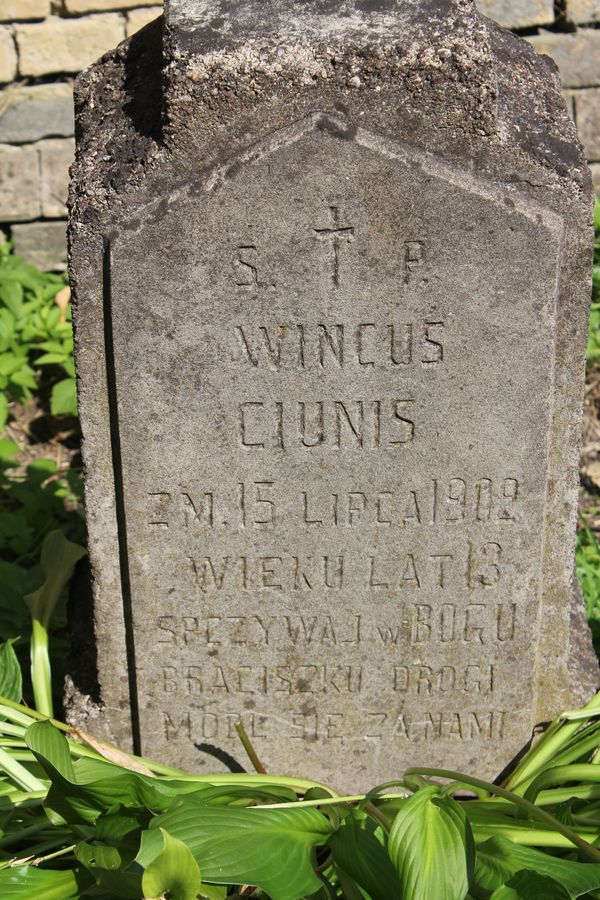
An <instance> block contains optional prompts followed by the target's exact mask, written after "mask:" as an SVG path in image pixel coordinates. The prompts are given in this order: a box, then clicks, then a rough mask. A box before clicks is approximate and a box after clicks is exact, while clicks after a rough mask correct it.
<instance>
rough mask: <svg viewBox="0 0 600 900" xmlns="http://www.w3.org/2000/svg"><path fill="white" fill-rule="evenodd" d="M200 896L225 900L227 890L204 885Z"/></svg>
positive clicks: (222, 886) (212, 899)
mask: <svg viewBox="0 0 600 900" xmlns="http://www.w3.org/2000/svg"><path fill="white" fill-rule="evenodd" d="M198 896H199V897H202V900H225V898H226V897H227V888H226V887H225V885H223V884H203V885H202V887H201V888H200V894H199V895H198ZM361 900H362V898H361Z"/></svg>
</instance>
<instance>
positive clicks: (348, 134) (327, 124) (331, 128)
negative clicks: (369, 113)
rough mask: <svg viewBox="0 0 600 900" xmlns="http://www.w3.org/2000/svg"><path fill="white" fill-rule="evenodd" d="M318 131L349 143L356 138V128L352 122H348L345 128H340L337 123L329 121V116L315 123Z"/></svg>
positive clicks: (322, 117)
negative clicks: (325, 132)
mask: <svg viewBox="0 0 600 900" xmlns="http://www.w3.org/2000/svg"><path fill="white" fill-rule="evenodd" d="M317 128H318V129H319V131H327V132H328V133H329V134H332V135H333V136H334V137H337V138H341V139H342V140H344V141H351V140H353V139H354V138H355V137H356V132H357V131H358V128H357V127H356V125H353V124H352V122H348V124H347V125H346V127H345V128H341V127H340V126H339V125H338V123H337V122H334V121H333V119H330V118H329V116H321V117H320V118H319V121H318V122H317Z"/></svg>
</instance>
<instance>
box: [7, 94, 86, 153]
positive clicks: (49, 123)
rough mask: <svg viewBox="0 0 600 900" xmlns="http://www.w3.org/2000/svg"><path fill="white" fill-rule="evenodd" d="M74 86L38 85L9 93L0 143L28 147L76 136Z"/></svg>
mask: <svg viewBox="0 0 600 900" xmlns="http://www.w3.org/2000/svg"><path fill="white" fill-rule="evenodd" d="M73 129H74V121H73V86H72V85H71V84H67V83H60V82H59V83H57V84H38V85H34V86H32V87H17V86H15V87H13V88H9V89H7V90H6V92H5V94H4V96H3V98H2V104H1V105H0V143H6V144H27V143H30V142H32V141H39V140H40V139H41V138H45V137H71V136H72V135H73Z"/></svg>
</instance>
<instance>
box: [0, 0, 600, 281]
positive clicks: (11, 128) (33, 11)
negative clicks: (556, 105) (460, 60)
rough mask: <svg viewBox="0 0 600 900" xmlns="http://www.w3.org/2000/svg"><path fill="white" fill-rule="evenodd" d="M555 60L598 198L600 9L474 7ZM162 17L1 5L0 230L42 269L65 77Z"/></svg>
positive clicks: (138, 7)
mask: <svg viewBox="0 0 600 900" xmlns="http://www.w3.org/2000/svg"><path fill="white" fill-rule="evenodd" d="M478 6H479V8H480V9H481V10H482V12H484V13H485V14H486V15H489V16H490V17H491V18H494V19H496V20H497V21H498V22H500V23H501V24H502V25H505V26H506V27H508V28H512V29H515V30H517V31H518V32H519V33H521V34H523V36H524V37H526V38H527V40H529V41H531V43H532V44H533V45H534V46H535V47H536V49H537V50H540V51H541V52H543V53H548V54H549V55H550V56H553V57H554V59H555V60H556V62H557V63H558V66H559V68H560V71H561V76H562V79H563V85H564V88H565V93H566V94H567V96H568V102H569V106H570V109H571V111H572V114H573V116H574V117H575V119H576V121H577V124H578V127H579V131H580V135H581V138H582V140H583V143H584V145H585V148H586V151H587V155H588V159H589V160H590V163H591V164H592V172H593V175H594V180H595V182H596V183H597V185H598V186H599V188H600V0H558V2H557V3H555V2H553V0H478ZM160 12H161V7H160V6H159V5H156V2H155V0H0V85H2V90H1V91H0V227H1V228H2V229H3V230H4V232H5V233H6V234H7V235H8V236H10V238H11V239H12V241H13V243H14V247H15V250H16V251H17V252H18V253H20V254H21V255H23V256H25V257H26V258H28V259H29V260H30V261H32V262H33V263H35V264H36V265H38V266H40V267H41V268H46V269H60V268H61V267H64V263H65V216H66V211H65V197H66V190H67V181H68V168H69V164H70V160H71V157H72V154H73V111H72V99H71V85H72V79H73V76H74V75H75V74H76V73H77V72H79V71H80V70H81V69H83V68H84V67H85V66H87V65H88V64H89V63H91V62H93V61H94V60H95V59H97V58H98V57H99V56H101V55H102V54H103V53H105V52H106V51H107V50H109V49H110V48H112V47H114V46H115V45H116V44H118V43H119V41H121V40H123V38H125V37H127V36H128V35H130V34H133V33H134V32H135V31H137V30H138V29H139V28H141V27H142V26H143V25H145V24H146V23H147V22H149V21H151V20H152V19H154V18H155V17H156V16H157V15H159V14H160Z"/></svg>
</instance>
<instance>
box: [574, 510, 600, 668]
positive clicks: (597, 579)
mask: <svg viewBox="0 0 600 900" xmlns="http://www.w3.org/2000/svg"><path fill="white" fill-rule="evenodd" d="M575 566H576V571H577V577H578V578H579V582H580V584H581V588H582V590H583V596H584V597H585V603H586V610H587V618H588V622H589V623H590V628H591V630H592V637H593V639H594V647H595V648H596V653H597V654H598V656H600V546H599V545H598V541H597V540H596V536H595V535H594V532H593V531H592V529H591V528H590V526H589V525H588V524H587V522H585V521H584V520H583V519H582V521H581V524H580V528H579V530H578V532H577V544H576V547H575Z"/></svg>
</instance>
